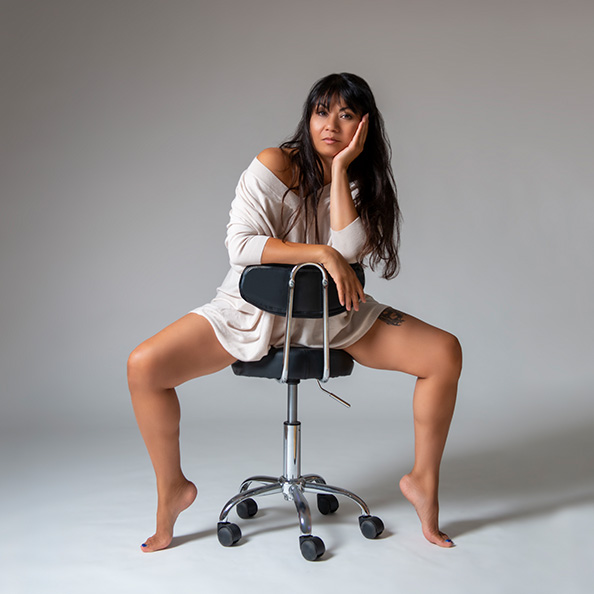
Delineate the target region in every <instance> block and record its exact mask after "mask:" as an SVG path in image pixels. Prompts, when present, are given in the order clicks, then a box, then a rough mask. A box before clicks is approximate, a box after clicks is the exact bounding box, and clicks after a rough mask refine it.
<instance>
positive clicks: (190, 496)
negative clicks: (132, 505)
mask: <svg viewBox="0 0 594 594" xmlns="http://www.w3.org/2000/svg"><path fill="white" fill-rule="evenodd" d="M197 494H198V489H196V485H195V484H194V483H192V482H190V481H188V480H185V481H184V482H183V483H182V484H181V485H180V486H178V487H177V488H176V489H174V490H173V491H172V493H171V494H168V495H164V496H161V495H159V503H158V505H157V531H156V532H155V534H153V536H151V537H150V538H148V539H147V540H146V542H145V543H144V544H143V545H142V551H143V552H145V553H152V552H153V551H159V550H161V549H165V548H167V547H168V546H169V545H170V544H171V541H172V540H173V526H174V525H175V521H176V520H177V517H178V516H179V514H181V512H183V511H184V509H187V508H188V507H190V505H192V503H194V499H196V495H197Z"/></svg>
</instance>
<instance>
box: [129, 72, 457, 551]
mask: <svg viewBox="0 0 594 594" xmlns="http://www.w3.org/2000/svg"><path fill="white" fill-rule="evenodd" d="M399 222H400V212H399V208H398V204H397V200H396V190H395V184H394V180H393V176H392V171H391V166H390V152H389V144H388V141H387V138H386V136H385V133H384V128H383V120H382V117H381V114H380V113H379V111H378V109H377V107H376V105H375V100H374V98H373V94H372V92H371V90H370V88H369V86H368V85H367V83H366V82H365V81H364V80H363V79H361V78H360V77H358V76H355V75H353V74H347V73H343V74H333V75H330V76H327V77H325V78H323V79H321V80H320V81H318V82H317V83H316V84H315V85H314V86H313V87H312V89H311V91H310V94H309V96H308V99H307V101H306V103H305V106H304V111H303V116H302V119H301V122H300V124H299V125H298V128H297V131H296V133H295V135H294V137H293V138H292V139H291V140H289V141H288V142H285V143H284V144H282V145H281V146H280V147H278V148H269V149H266V150H264V151H262V152H261V153H260V154H259V155H258V156H257V158H255V159H254V160H253V161H252V163H251V165H250V166H249V167H248V169H247V170H246V171H245V172H244V174H243V175H242V177H241V179H240V182H239V184H238V186H237V194H236V198H235V200H234V201H233V204H232V207H231V218H230V222H229V225H228V232H227V241H226V245H227V248H228V250H229V258H230V262H231V270H230V271H229V274H228V275H227V277H226V279H225V281H224V282H223V284H222V286H221V287H220V288H219V290H218V291H217V296H216V297H215V299H213V301H212V302H211V303H209V304H207V305H205V306H203V307H200V308H197V309H196V310H193V311H192V312H190V313H188V314H187V315H185V316H184V317H182V318H181V319H179V320H178V321H176V322H174V323H173V324H171V325H170V326H168V327H167V328H165V329H164V330H162V331H161V332H159V333H158V334H156V335H155V336H153V337H152V338H150V339H148V340H147V341H146V342H144V343H142V344H141V345H140V346H138V347H137V348H136V349H135V350H134V351H133V352H132V354H131V355H130V359H129V361H128V381H129V386H130V393H131V396H132V403H133V406H134V412H135V415H136V419H137V422H138V426H139V428H140V431H141V433H142V436H143V438H144V441H145V444H146V447H147V449H148V452H149V455H150V458H151V462H152V464H153V467H154V470H155V474H156V478H157V492H158V506H157V530H156V533H155V534H154V535H153V536H152V537H150V538H149V539H148V540H147V541H146V542H145V543H144V544H143V545H142V548H143V550H144V551H146V552H149V551H156V550H159V549H163V548H165V547H167V546H168V545H169V544H170V543H171V540H172V536H173V526H174V524H175V521H176V519H177V517H178V515H179V514H180V513H181V512H182V511H183V510H184V509H186V508H188V507H189V506H190V505H191V504H192V502H193V501H194V499H195V498H196V487H195V485H194V484H193V483H192V482H190V481H189V480H187V479H186V477H185V476H184V474H183V473H182V470H181V466H180V451H179V421H180V409H179V402H178V399H177V396H176V393H175V387H176V386H179V385H180V384H182V383H184V382H186V381H188V380H190V379H192V378H195V377H200V376H203V375H206V374H209V373H214V372H215V371H219V370H221V369H223V368H225V367H227V366H228V365H230V364H231V363H233V361H235V360H236V359H241V360H244V361H250V360H259V359H260V358H261V357H262V356H264V355H265V354H266V353H267V352H268V349H269V347H270V346H271V345H280V344H282V331H283V329H284V321H283V320H282V319H281V318H277V317H275V316H272V315H270V314H265V313H263V312H260V311H259V310H257V309H256V308H254V307H252V306H250V305H249V304H247V303H246V302H245V301H243V300H242V299H241V297H240V296H239V290H238V286H237V283H238V279H239V276H240V274H241V271H242V269H243V268H244V267H245V266H246V265H248V264H258V263H272V262H277V263H284V264H299V263H302V262H312V261H313V262H320V263H321V264H323V265H324V267H325V268H326V269H327V270H328V273H329V274H330V275H331V276H332V278H333V279H334V281H335V282H336V285H337V288H338V294H339V298H340V301H341V303H342V304H343V305H345V306H346V310H347V311H346V312H345V313H344V314H342V315H339V316H335V317H334V318H332V319H331V320H332V325H331V328H330V333H331V346H332V347H334V348H343V349H345V350H346V351H348V352H349V353H350V354H351V355H352V357H353V358H354V359H355V360H356V361H357V362H358V363H360V364H361V365H366V366H368V367H373V368H376V369H390V370H395V371H402V372H404V373H408V374H412V375H414V376H416V377H417V378H418V379H417V382H416V386H415V391H414V399H413V413H414V427H415V461H414V466H413V468H412V470H411V472H410V473H408V474H406V475H405V476H404V477H402V479H401V480H400V488H401V490H402V493H403V494H404V496H405V497H406V498H407V499H408V500H409V501H410V502H411V503H412V505H413V506H414V507H415V509H416V511H417V514H418V516H419V518H420V520H421V525H422V530H423V534H424V535H425V537H426V538H427V539H428V540H429V541H430V542H432V543H434V544H436V545H439V546H442V547H451V546H453V543H452V541H451V539H449V538H448V536H447V535H445V534H444V533H443V532H441V531H440V530H439V524H438V483H439V467H440V463H441V457H442V453H443V449H444V446H445V442H446V438H447V434H448V430H449V426H450V421H451V418H452V414H453V411H454V404H455V400H456V389H457V382H458V378H459V375H460V371H461V366H462V354H461V349H460V345H459V343H458V341H457V339H456V338H455V337H454V336H452V335H451V334H449V333H447V332H444V331H442V330H439V329H437V328H435V327H433V326H430V325H428V324H425V323H424V322H421V321H420V320H418V319H416V318H414V317H412V316H409V315H408V314H404V313H402V312H399V311H397V310H395V309H392V308H391V307H386V306H385V305H382V304H380V303H377V302H376V301H375V300H373V299H372V298H371V297H370V296H366V295H365V294H364V292H363V288H362V286H361V284H360V283H359V281H358V279H357V277H356V275H355V274H354V272H353V270H352V268H351V267H350V266H349V261H361V260H362V259H363V258H365V259H366V261H367V262H368V263H369V264H370V265H371V267H372V268H375V267H377V266H378V265H380V264H381V265H383V276H384V277H385V278H391V277H393V276H395V275H396V273H397V272H398V267H399V261H398V251H397V248H398V230H399ZM295 322H296V326H295V329H294V334H293V342H296V343H300V344H308V345H309V346H312V343H313V344H315V343H316V342H318V340H319V336H318V335H319V332H318V329H319V326H316V325H315V324H316V322H315V321H313V322H312V321H310V320H295Z"/></svg>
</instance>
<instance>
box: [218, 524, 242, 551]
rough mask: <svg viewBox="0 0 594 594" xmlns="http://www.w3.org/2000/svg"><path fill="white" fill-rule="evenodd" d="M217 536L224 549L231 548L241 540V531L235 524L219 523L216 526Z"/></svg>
mask: <svg viewBox="0 0 594 594" xmlns="http://www.w3.org/2000/svg"><path fill="white" fill-rule="evenodd" d="M217 536H218V538H219V542H220V543H221V544H222V545H223V546H224V547H231V546H233V545H234V544H235V543H236V542H238V541H239V539H240V538H241V530H240V529H239V526H238V525H237V524H232V523H231V522H219V523H218V524H217Z"/></svg>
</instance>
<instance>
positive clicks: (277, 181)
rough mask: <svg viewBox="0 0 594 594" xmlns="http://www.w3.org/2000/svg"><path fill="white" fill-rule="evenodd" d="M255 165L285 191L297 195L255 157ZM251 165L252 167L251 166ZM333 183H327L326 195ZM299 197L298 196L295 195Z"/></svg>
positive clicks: (324, 189) (324, 191)
mask: <svg viewBox="0 0 594 594" xmlns="http://www.w3.org/2000/svg"><path fill="white" fill-rule="evenodd" d="M254 163H257V164H258V165H259V166H260V167H262V168H263V169H264V170H265V171H266V172H267V174H268V175H270V176H271V177H272V178H273V179H274V180H275V182H276V183H278V184H279V185H280V186H282V187H283V188H284V189H285V191H286V190H289V191H290V192H291V193H292V194H295V192H293V190H291V189H290V188H289V186H287V184H285V182H284V181H282V180H281V179H280V178H279V177H278V176H277V175H276V174H275V173H274V172H273V171H271V170H270V169H268V167H266V165H264V163H262V161H260V159H258V157H257V156H256V157H254V160H253V161H252V163H251V165H253V164H254ZM251 165H250V166H251ZM330 185H331V183H327V184H326V185H325V186H324V188H323V190H322V191H323V193H326V190H327V189H329V188H330ZM295 195H297V194H295Z"/></svg>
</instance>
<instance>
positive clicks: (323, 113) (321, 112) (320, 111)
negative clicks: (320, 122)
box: [316, 109, 326, 116]
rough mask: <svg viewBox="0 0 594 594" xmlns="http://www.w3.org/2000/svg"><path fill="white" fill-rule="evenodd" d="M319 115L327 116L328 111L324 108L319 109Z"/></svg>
mask: <svg viewBox="0 0 594 594" xmlns="http://www.w3.org/2000/svg"><path fill="white" fill-rule="evenodd" d="M316 113H317V114H318V115H319V116H325V115H326V112H325V111H324V110H323V109H318V111H317V112H316Z"/></svg>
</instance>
